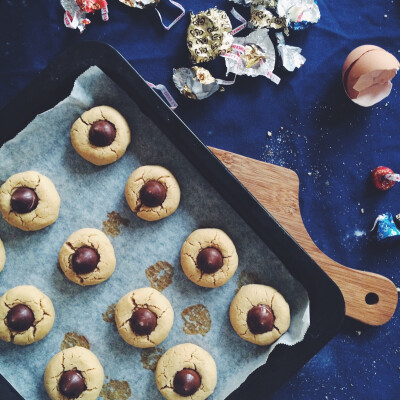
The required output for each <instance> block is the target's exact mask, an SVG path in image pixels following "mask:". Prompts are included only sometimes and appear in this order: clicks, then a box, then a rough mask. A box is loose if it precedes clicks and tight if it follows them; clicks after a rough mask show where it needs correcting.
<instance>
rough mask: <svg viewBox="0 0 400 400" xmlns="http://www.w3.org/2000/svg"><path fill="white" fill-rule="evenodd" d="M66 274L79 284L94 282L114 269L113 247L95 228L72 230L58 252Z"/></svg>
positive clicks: (104, 277)
mask: <svg viewBox="0 0 400 400" xmlns="http://www.w3.org/2000/svg"><path fill="white" fill-rule="evenodd" d="M58 261H59V263H60V267H61V269H62V271H63V272H64V274H65V276H66V277H67V278H68V279H69V280H71V281H72V282H75V283H77V284H78V285H81V286H89V285H97V284H99V283H101V282H104V281H105V280H106V279H108V278H109V277H110V276H111V275H112V274H113V272H114V270H115V264H116V259H115V254H114V248H113V245H112V244H111V242H110V240H109V239H108V237H107V236H106V235H105V234H104V233H103V232H101V231H99V230H98V229H92V228H85V229H80V230H79V231H76V232H74V233H73V234H72V235H71V236H70V237H69V238H68V239H67V241H66V242H65V243H64V244H63V246H62V247H61V250H60V253H59V255H58Z"/></svg>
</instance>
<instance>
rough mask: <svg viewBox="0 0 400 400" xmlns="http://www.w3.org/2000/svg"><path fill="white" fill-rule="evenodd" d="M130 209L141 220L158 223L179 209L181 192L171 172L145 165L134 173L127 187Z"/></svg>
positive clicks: (126, 194) (127, 199)
mask: <svg viewBox="0 0 400 400" xmlns="http://www.w3.org/2000/svg"><path fill="white" fill-rule="evenodd" d="M125 197H126V201H127V202H128V205H129V207H130V209H131V210H132V211H133V212H134V213H137V216H138V217H139V218H142V219H144V220H146V221H157V220H159V219H162V218H165V217H168V216H169V215H171V214H172V213H173V212H175V210H176V209H177V208H178V205H179V201H180V199H181V190H180V188H179V185H178V182H177V180H176V179H175V177H174V176H173V175H172V173H171V172H170V171H168V170H167V169H166V168H164V167H160V166H158V165H145V166H143V167H139V168H138V169H136V170H135V171H133V172H132V174H131V176H130V177H129V178H128V181H127V182H126V186H125Z"/></svg>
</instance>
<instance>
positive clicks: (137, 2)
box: [119, 0, 160, 10]
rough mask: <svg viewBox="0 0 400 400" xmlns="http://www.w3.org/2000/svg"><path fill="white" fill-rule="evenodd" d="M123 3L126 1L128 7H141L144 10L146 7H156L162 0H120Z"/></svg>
mask: <svg viewBox="0 0 400 400" xmlns="http://www.w3.org/2000/svg"><path fill="white" fill-rule="evenodd" d="M119 1H120V2H121V3H124V4H125V5H126V6H128V7H134V8H140V9H141V10H143V9H144V8H149V7H155V6H156V5H157V4H158V3H159V2H160V0H119Z"/></svg>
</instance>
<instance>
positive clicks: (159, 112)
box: [0, 42, 345, 400]
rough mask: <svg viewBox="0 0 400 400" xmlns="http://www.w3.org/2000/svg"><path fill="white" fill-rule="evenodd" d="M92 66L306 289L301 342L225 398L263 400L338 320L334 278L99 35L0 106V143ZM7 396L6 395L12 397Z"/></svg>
mask: <svg viewBox="0 0 400 400" xmlns="http://www.w3.org/2000/svg"><path fill="white" fill-rule="evenodd" d="M94 65H95V66H97V67H99V68H100V69H101V70H103V72H104V73H105V74H106V75H108V76H109V77H110V78H111V79H112V80H113V81H114V82H115V83H116V84H117V85H119V86H120V87H121V88H123V89H124V91H125V92H126V93H127V94H128V95H129V96H130V97H131V98H132V100H134V101H135V102H136V103H137V104H138V106H139V108H140V109H141V111H142V112H143V113H144V114H145V115H146V116H147V117H149V118H150V119H151V120H153V122H154V123H155V124H156V125H157V126H158V127H159V128H160V130H162V131H163V133H165V134H166V135H167V137H168V138H169V139H170V140H171V141H172V142H173V144H174V145H175V146H176V147H177V148H178V149H179V150H180V151H181V152H182V153H183V154H184V155H185V156H186V157H187V159H188V160H189V161H190V162H191V163H192V164H193V166H194V167H195V168H196V169H197V170H198V171H199V172H200V173H201V174H202V175H203V176H204V177H205V178H206V179H207V180H208V181H209V182H210V183H211V184H212V185H213V187H214V188H215V189H216V190H217V191H218V192H219V193H220V194H221V195H222V197H223V198H224V199H225V200H226V201H227V202H228V203H229V204H230V205H231V206H232V207H233V208H234V209H235V211H236V212H237V213H238V214H239V215H240V216H241V217H242V218H243V219H244V221H245V222H246V223H247V224H248V225H249V226H250V227H251V228H252V229H253V230H254V231H255V232H256V233H257V234H258V235H259V237H260V238H261V239H262V240H263V241H264V242H265V243H266V245H267V246H268V247H269V248H270V249H271V250H272V251H273V252H274V253H275V254H276V255H277V256H278V258H279V259H280V260H281V261H282V262H283V263H284V265H285V266H286V267H287V269H288V270H289V271H290V272H291V274H292V275H293V276H294V277H295V278H296V279H297V280H299V281H300V282H301V283H302V285H303V286H304V287H305V289H306V290H307V292H308V295H309V298H310V318H311V325H310V327H309V329H308V331H307V334H306V335H305V337H304V339H303V341H301V342H300V343H298V344H296V345H294V346H290V347H289V346H278V347H277V348H276V349H275V350H274V351H273V352H272V353H271V355H270V356H269V358H268V361H267V363H266V364H265V365H264V366H262V367H260V368H258V369H257V370H256V371H254V372H253V373H252V374H251V375H250V376H249V377H248V378H247V380H246V381H245V382H244V383H243V384H242V385H241V386H240V387H239V388H238V389H237V390H236V391H235V392H233V393H232V394H231V395H230V396H229V397H228V398H227V400H228V399H229V400H239V399H243V398H249V399H250V398H251V399H254V400H257V399H260V400H261V399H263V400H265V399H266V398H268V397H270V396H271V395H272V394H273V392H274V391H275V390H276V389H277V388H279V387H280V386H281V385H282V384H283V383H284V382H285V381H287V380H288V379H289V377H290V376H291V375H293V374H294V373H295V372H296V371H298V370H299V369H300V368H301V367H302V366H303V365H304V364H305V363H306V362H307V361H308V360H309V359H310V358H311V357H313V356H314V355H315V354H316V353H317V352H318V351H319V350H320V349H321V348H322V347H323V346H324V345H325V344H327V343H328V341H329V340H330V339H331V338H332V337H333V336H334V335H335V334H336V332H337V331H338V330H339V328H340V326H341V323H342V321H343V319H344V311H345V310H344V307H345V306H344V300H343V296H342V294H341V292H340V290H339V288H338V287H337V286H336V285H335V283H334V282H333V281H332V280H331V279H330V278H329V277H328V276H327V275H326V274H325V273H324V272H323V271H322V270H321V269H320V268H319V267H318V265H317V264H316V263H315V262H314V261H313V260H312V259H311V258H310V257H309V256H308V254H307V253H305V252H304V250H302V249H301V248H300V247H299V245H298V244H297V243H296V242H295V241H294V240H293V239H292V237H291V236H290V235H289V234H288V233H287V232H286V231H285V230H284V229H283V228H282V227H281V226H280V225H279V224H278V222H277V221H276V220H275V219H274V218H273V217H272V216H271V215H270V214H269V213H268V211H267V210H265V209H264V208H263V207H262V206H261V205H260V204H259V203H258V202H257V200H256V199H255V198H254V197H253V196H252V195H251V194H250V193H249V192H248V191H247V190H246V189H245V188H244V187H243V186H242V185H241V183H240V182H239V181H238V180H237V179H236V178H235V177H234V176H233V175H232V174H231V173H230V172H229V170H227V169H226V168H225V167H224V166H223V164H222V163H221V162H220V161H219V160H218V159H217V158H216V157H215V156H214V155H213V154H212V153H211V151H210V150H209V149H208V148H207V147H206V146H205V145H204V144H203V143H202V142H201V141H200V140H199V139H198V138H197V136H196V135H195V134H194V133H193V132H192V131H191V130H190V129H189V128H188V127H187V126H186V125H185V124H184V122H183V121H182V120H181V119H180V118H179V117H178V116H177V115H176V114H175V113H174V112H173V111H172V110H171V109H170V108H169V107H168V106H167V105H166V104H165V103H164V101H163V100H162V99H161V98H160V97H159V96H158V94H157V93H155V92H154V91H153V90H152V89H150V88H149V87H148V85H147V84H146V82H145V81H144V80H143V78H142V77H141V76H140V75H139V74H138V73H137V72H136V71H135V69H134V68H132V66H131V65H130V64H129V63H128V61H127V60H125V59H124V58H123V57H122V56H121V54H119V53H118V52H117V51H116V50H115V49H114V48H113V47H111V46H109V45H107V44H105V43H101V42H81V43H80V44H77V45H74V46H73V47H72V48H70V49H68V50H66V51H65V52H63V53H62V54H61V55H59V56H58V57H57V58H56V59H55V60H54V61H53V62H51V64H50V65H49V66H48V67H47V68H46V69H45V70H44V71H42V72H41V73H39V75H38V76H37V77H36V78H35V79H34V80H33V81H32V82H31V83H30V84H29V85H28V86H27V87H25V88H24V89H23V90H22V91H21V92H20V93H19V94H18V95H17V96H16V97H15V98H14V99H13V100H12V101H11V102H10V103H9V104H8V105H6V106H5V107H4V108H3V109H2V110H1V111H0V144H1V145H2V144H3V143H5V142H6V141H7V140H9V139H11V138H13V137H14V136H16V135H17V133H18V132H19V131H21V130H22V129H23V128H24V127H25V126H26V125H27V124H28V123H29V122H31V121H32V120H33V119H34V118H35V116H36V115H37V114H39V113H42V112H44V111H46V110H48V109H50V108H52V107H54V106H55V105H56V104H57V103H58V102H60V101H61V100H63V99H64V98H65V97H67V96H68V95H69V93H70V91H71V89H72V87H73V84H74V81H75V79H76V78H77V77H78V76H79V75H80V74H81V73H83V72H84V71H86V70H87V69H88V68H89V67H91V66H94ZM0 372H1V371H0ZM6 390H8V392H6ZM5 393H10V387H9V384H8V382H6V381H5V379H4V378H3V377H2V376H1V375H0V395H1V398H3V397H4V394H5ZM9 396H10V397H6V398H7V399H12V398H13V397H11V396H12V395H11V394H10V395H9ZM16 398H21V397H16Z"/></svg>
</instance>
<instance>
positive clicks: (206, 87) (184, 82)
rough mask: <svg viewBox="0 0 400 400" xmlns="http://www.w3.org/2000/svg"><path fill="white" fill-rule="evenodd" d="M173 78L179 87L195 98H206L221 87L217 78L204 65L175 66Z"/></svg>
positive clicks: (186, 94)
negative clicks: (190, 66) (176, 67)
mask: <svg viewBox="0 0 400 400" xmlns="http://www.w3.org/2000/svg"><path fill="white" fill-rule="evenodd" d="M172 79H173V81H174V84H175V86H176V87H177V89H178V90H179V91H180V92H181V93H182V94H183V95H184V96H185V97H187V98H189V99H193V100H203V99H206V98H207V97H210V96H211V95H212V94H214V93H215V92H217V91H218V89H219V88H220V85H219V84H218V83H217V80H216V79H215V78H214V77H213V76H212V75H211V74H210V72H209V71H208V70H207V69H205V68H202V67H192V68H178V69H175V68H174V70H173V76H172Z"/></svg>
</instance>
